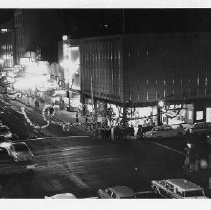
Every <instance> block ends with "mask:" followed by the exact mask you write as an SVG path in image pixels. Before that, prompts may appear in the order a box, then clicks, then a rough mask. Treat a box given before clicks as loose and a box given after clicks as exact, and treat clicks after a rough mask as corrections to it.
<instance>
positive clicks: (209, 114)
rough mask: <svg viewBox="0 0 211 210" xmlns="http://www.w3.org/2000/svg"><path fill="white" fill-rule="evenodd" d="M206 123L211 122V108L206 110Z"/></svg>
mask: <svg viewBox="0 0 211 210" xmlns="http://www.w3.org/2000/svg"><path fill="white" fill-rule="evenodd" d="M206 122H211V107H208V108H206Z"/></svg>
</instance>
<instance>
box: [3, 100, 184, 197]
mask: <svg viewBox="0 0 211 210" xmlns="http://www.w3.org/2000/svg"><path fill="white" fill-rule="evenodd" d="M8 102H9V101H8ZM1 107H2V113H1V120H2V122H3V124H6V125H7V126H9V127H10V129H11V131H12V133H15V134H16V135H17V136H18V137H19V140H18V141H20V140H21V141H24V142H26V143H27V144H28V145H29V147H30V148H31V150H32V152H33V154H34V161H35V163H36V168H35V169H34V170H33V172H25V171H23V170H22V169H23V167H22V166H19V165H17V164H15V163H12V162H9V163H8V164H5V163H1V167H0V170H1V181H0V184H1V185H2V196H3V197H7V198H26V197H27V198H44V196H46V195H47V196H49V195H54V194H56V193H63V192H71V193H74V194H75V195H76V196H77V197H79V198H80V197H90V196H97V190H98V189H99V188H106V187H109V186H115V185H126V186H129V187H131V188H132V189H134V190H135V191H143V190H149V189H150V181H151V180H152V179H160V178H167V177H169V178H171V177H180V176H181V174H182V165H183V162H184V155H182V154H180V153H178V152H175V151H172V150H169V149H167V148H164V147H160V146H159V145H156V144H153V143H150V142H140V141H125V142H123V141H122V142H121V141H120V142H115V143H114V142H108V141H106V140H105V141H102V140H94V139H90V138H89V137H87V136H85V137H71V136H75V135H79V134H80V131H77V128H74V130H73V131H70V132H63V131H62V129H61V126H59V125H52V126H54V127H53V128H52V127H51V126H50V127H49V128H45V130H46V131H45V132H43V133H45V134H46V132H48V133H50V134H51V136H53V135H54V136H60V137H49V138H46V137H43V138H39V139H32V140H27V139H28V138H29V137H31V134H32V133H33V132H35V129H33V128H32V126H30V125H29V124H28V123H27V122H26V119H25V118H24V117H23V115H22V114H20V113H18V112H16V110H17V111H18V106H10V105H9V104H6V103H4V102H3V101H1ZM27 113H28V114H29V115H28V116H29V118H30V119H31V120H32V121H33V117H34V118H36V120H37V123H43V124H44V122H43V119H42V116H41V113H39V112H34V111H33V112H30V111H29V110H28V112H27ZM40 132H41V131H40ZM67 135H71V136H67ZM65 136H66V137H65ZM20 169H21V170H20ZM11 188H13V190H11Z"/></svg>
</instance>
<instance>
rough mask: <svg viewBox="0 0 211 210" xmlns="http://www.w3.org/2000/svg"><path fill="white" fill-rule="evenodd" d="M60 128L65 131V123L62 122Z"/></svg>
mask: <svg viewBox="0 0 211 210" xmlns="http://www.w3.org/2000/svg"><path fill="white" fill-rule="evenodd" d="M62 130H63V131H65V123H63V124H62Z"/></svg>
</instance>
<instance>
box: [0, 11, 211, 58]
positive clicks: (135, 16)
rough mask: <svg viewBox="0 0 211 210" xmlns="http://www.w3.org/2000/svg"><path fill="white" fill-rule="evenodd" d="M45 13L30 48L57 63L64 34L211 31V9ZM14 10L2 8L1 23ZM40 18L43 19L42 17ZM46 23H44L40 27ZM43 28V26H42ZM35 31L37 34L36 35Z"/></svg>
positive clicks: (77, 36) (72, 36) (6, 19)
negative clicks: (37, 47)
mask: <svg viewBox="0 0 211 210" xmlns="http://www.w3.org/2000/svg"><path fill="white" fill-rule="evenodd" d="M33 10H35V12H39V10H42V12H40V13H44V14H45V18H44V19H45V21H43V20H44V19H43V16H42V17H41V18H40V19H39V18H38V19H36V20H37V22H38V24H36V25H37V28H34V27H33V28H31V29H30V31H29V32H31V35H30V36H31V39H32V40H33V41H31V43H30V45H31V46H30V47H29V48H27V50H32V51H33V49H31V48H36V46H39V47H41V48H42V50H43V52H44V54H45V59H47V60H49V61H50V62H53V61H56V60H57V49H58V45H57V42H58V41H60V40H61V37H62V35H64V34H67V35H70V38H73V39H74V38H86V37H93V36H106V35H115V34H121V33H123V14H124V23H125V33H158V32H191V31H192V32H198V31H211V9H33ZM36 10H37V11H36ZM13 13H14V9H0V24H3V23H5V22H7V21H9V20H10V19H11V18H12V17H13ZM38 17H40V16H39V15H38ZM39 23H42V24H39ZM41 25H42V26H41ZM34 32H35V33H34Z"/></svg>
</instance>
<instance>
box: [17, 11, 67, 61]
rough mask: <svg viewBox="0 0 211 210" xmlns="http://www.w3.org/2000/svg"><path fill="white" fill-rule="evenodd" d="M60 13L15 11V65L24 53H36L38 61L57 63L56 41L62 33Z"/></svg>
mask: <svg viewBox="0 0 211 210" xmlns="http://www.w3.org/2000/svg"><path fill="white" fill-rule="evenodd" d="M61 13H62V11H59V10H48V12H46V10H37V9H18V10H15V12H14V21H15V36H16V54H17V60H16V62H17V64H20V58H23V57H25V53H26V52H36V53H37V55H38V60H47V61H49V62H55V61H57V41H59V39H60V37H61V35H62V34H63V31H64V26H63V24H61V22H62V20H63V16H62V14H61Z"/></svg>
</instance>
